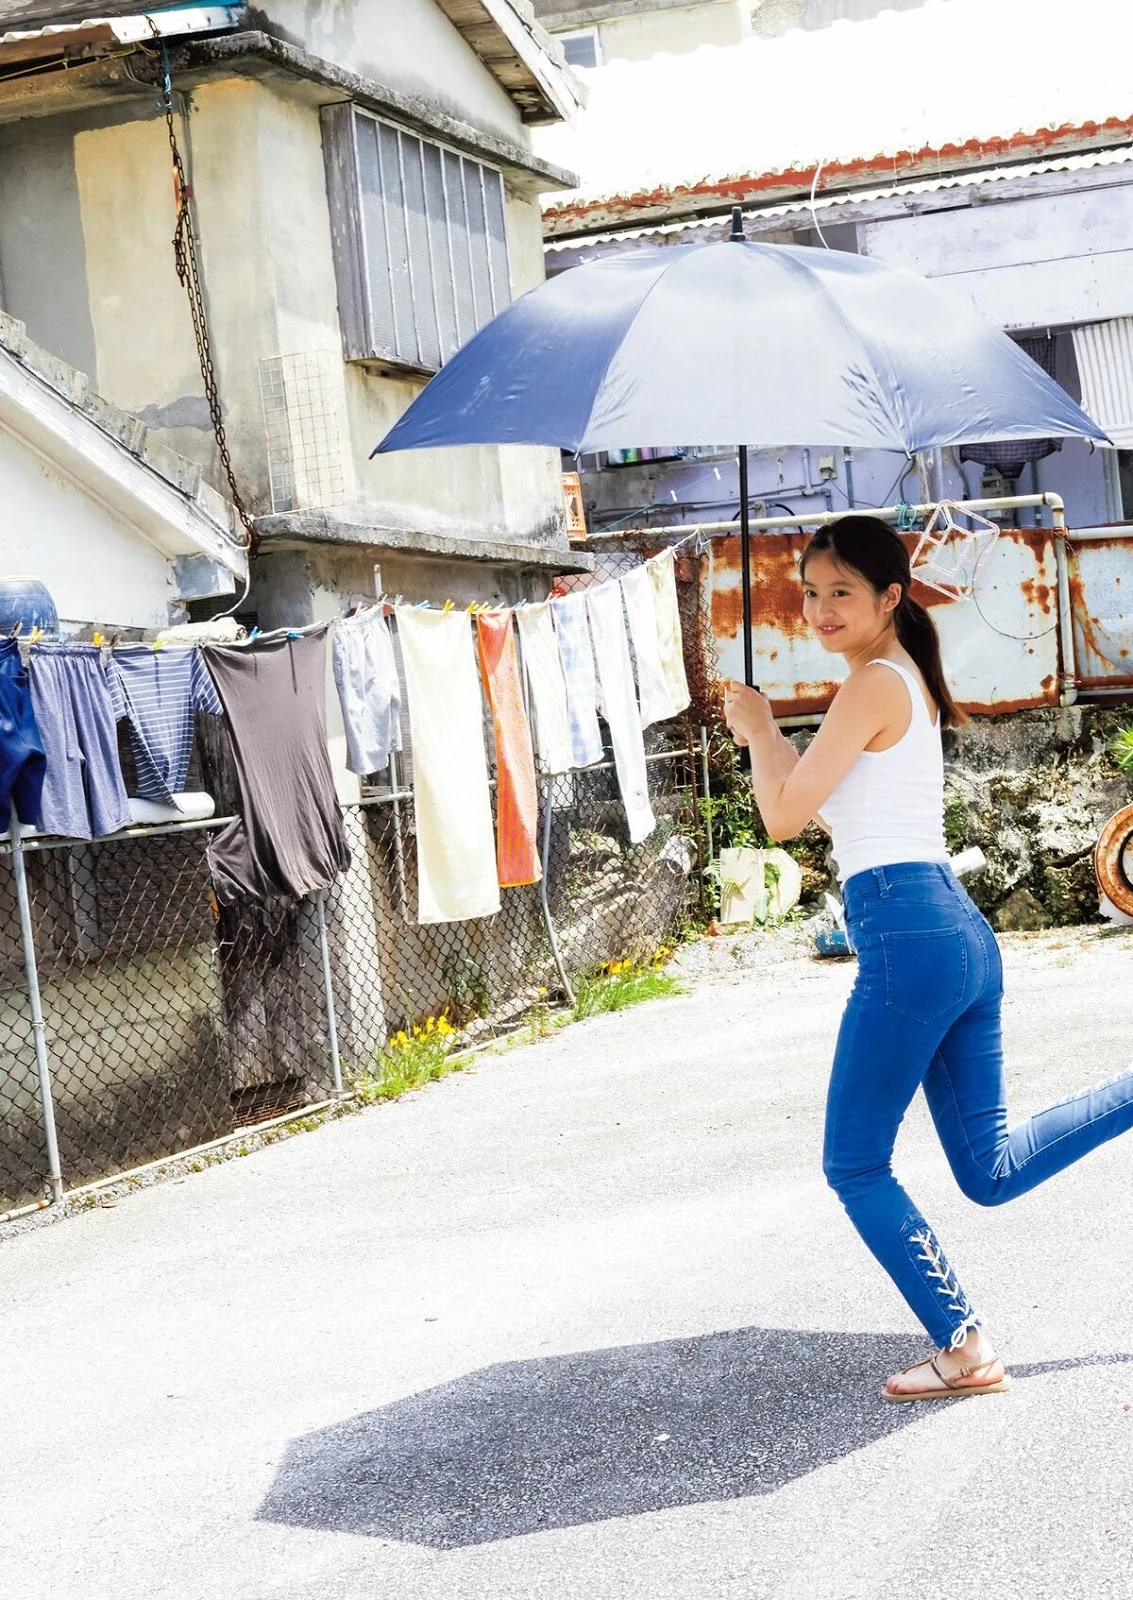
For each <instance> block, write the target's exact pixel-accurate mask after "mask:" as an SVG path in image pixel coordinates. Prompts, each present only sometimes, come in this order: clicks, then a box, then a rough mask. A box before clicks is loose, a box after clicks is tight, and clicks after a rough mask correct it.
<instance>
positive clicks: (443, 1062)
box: [350, 1016, 459, 1106]
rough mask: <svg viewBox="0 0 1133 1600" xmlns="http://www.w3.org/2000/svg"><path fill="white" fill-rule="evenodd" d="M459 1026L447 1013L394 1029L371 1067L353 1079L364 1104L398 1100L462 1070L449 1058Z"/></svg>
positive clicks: (356, 1090) (352, 1087)
mask: <svg viewBox="0 0 1133 1600" xmlns="http://www.w3.org/2000/svg"><path fill="white" fill-rule="evenodd" d="M455 1038H456V1029H455V1028H454V1027H453V1026H452V1024H451V1023H450V1022H449V1020H448V1018H447V1017H444V1016H441V1017H427V1018H426V1019H425V1021H424V1022H423V1023H418V1024H417V1025H416V1026H414V1027H412V1028H409V1029H405V1028H402V1029H401V1030H400V1032H398V1033H395V1034H394V1035H393V1037H392V1038H391V1039H390V1040H389V1041H388V1043H386V1044H385V1045H384V1046H383V1048H382V1049H381V1050H380V1051H379V1053H378V1056H377V1059H376V1060H375V1062H374V1067H373V1070H372V1071H364V1072H360V1073H357V1074H356V1075H355V1076H354V1077H353V1078H352V1079H351V1083H350V1087H351V1089H352V1090H353V1092H354V1093H355V1094H356V1095H357V1096H358V1098H359V1100H360V1101H361V1102H362V1104H363V1105H368V1106H371V1105H374V1104H376V1103H377V1102H378V1101H379V1100H396V1099H397V1097H398V1095H402V1094H405V1093H406V1092H407V1090H409V1089H419V1088H420V1087H421V1085H422V1084H425V1083H432V1082H433V1081H434V1079H436V1078H443V1077H444V1076H445V1074H446V1073H448V1072H454V1071H457V1070H459V1063H457V1062H454V1061H450V1060H449V1053H450V1051H451V1049H452V1045H453V1041H454V1040H455Z"/></svg>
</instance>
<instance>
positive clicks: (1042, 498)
mask: <svg viewBox="0 0 1133 1600" xmlns="http://www.w3.org/2000/svg"><path fill="white" fill-rule="evenodd" d="M956 503H957V505H958V506H959V507H960V509H961V510H962V511H1015V510H1021V509H1022V508H1023V507H1025V506H1049V507H1050V510H1051V521H1052V522H1053V524H1054V531H1055V532H1056V533H1062V532H1064V531H1065V528H1066V508H1065V505H1064V502H1063V499H1062V496H1061V495H1060V494H1054V493H1053V492H1052V491H1051V490H1050V489H1047V490H1044V492H1043V493H1042V494H1015V495H1007V496H1002V497H1000V498H999V499H993V500H959V501H957V502H956ZM935 510H936V506H935V504H930V505H919V506H876V507H875V506H859V507H858V508H857V515H859V516H863V517H878V518H880V519H881V521H882V522H896V521H897V518H898V516H899V515H900V513H901V512H906V513H909V512H911V513H912V514H913V515H915V516H918V517H927V516H928V515H929V514H930V512H933V511H935ZM846 514H847V513H846V512H844V511H803V512H800V513H799V514H798V515H797V516H792V517H752V519H751V526H752V528H753V529H755V528H770V529H773V528H817V527H825V526H826V524H827V523H830V522H838V521H840V520H841V518H842V517H844V516H846ZM739 531H740V530H739V527H738V525H737V524H736V523H735V522H692V523H689V522H671V523H668V524H667V525H664V526H661V527H653V528H619V529H617V530H616V532H613V533H592V534H591V535H590V537H589V539H587V541H586V543H587V544H596V543H598V541H599V540H606V539H626V538H634V539H655V538H656V537H657V535H658V534H671V533H677V534H680V535H681V537H682V538H684V539H691V538H692V537H693V535H694V534H698V533H701V534H707V535H712V536H713V537H716V538H718V537H720V536H721V535H726V534H733V535H735V536H736V537H737V538H738V537H739Z"/></svg>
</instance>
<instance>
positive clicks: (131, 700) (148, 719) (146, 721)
mask: <svg viewBox="0 0 1133 1600" xmlns="http://www.w3.org/2000/svg"><path fill="white" fill-rule="evenodd" d="M104 667H105V671H106V682H107V686H108V688H109V690H110V703H111V705H112V706H113V707H114V715H115V716H116V717H117V718H118V719H119V721H121V720H122V719H123V718H124V717H128V718H129V720H130V739H131V744H132V745H133V750H134V765H135V767H136V768H137V776H138V782H137V796H138V798H139V799H141V800H154V801H157V802H158V803H159V804H165V805H176V803H177V802H176V801H175V800H174V798H173V797H174V795H177V794H180V793H181V792H182V791H183V790H184V788H185V783H186V781H187V779H188V775H189V758H190V756H191V755H192V753H193V718H194V714H195V713H196V712H198V711H203V712H206V713H207V714H208V715H209V716H213V717H219V716H221V715H223V708H222V706H221V704H220V699H219V697H218V696H217V692H216V687H215V685H214V684H213V681H212V679H211V678H210V677H209V675H208V669H207V668H206V666H205V664H204V662H203V661H202V660H201V654H200V651H199V650H193V649H189V650H185V649H168V648H166V647H165V646H163V647H162V648H161V649H160V650H155V649H153V647H152V646H151V645H125V646H123V647H122V648H120V649H117V650H114V651H113V652H112V653H111V655H110V657H109V659H108V660H107V661H106V662H105V663H104Z"/></svg>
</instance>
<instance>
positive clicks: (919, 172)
mask: <svg viewBox="0 0 1133 1600" xmlns="http://www.w3.org/2000/svg"><path fill="white" fill-rule="evenodd" d="M1131 139H1133V118H1118V117H1111V118H1108V119H1107V120H1106V121H1104V122H1088V123H1081V124H1077V125H1075V126H1066V127H1062V128H1039V129H1036V130H1033V131H1031V132H1020V133H1015V134H1012V135H1011V136H1010V137H1007V138H1002V139H987V140H978V139H970V140H968V141H966V142H965V143H964V144H960V145H957V144H949V145H944V146H943V147H941V148H940V149H923V150H916V151H908V150H903V151H899V152H897V153H896V154H893V155H873V156H868V157H863V158H861V159H859V160H855V161H842V162H823V163H816V164H815V165H813V166H808V167H798V168H793V169H789V170H786V171H780V172H748V173H733V174H730V175H727V176H724V177H719V178H705V179H703V180H701V181H699V182H696V183H689V184H672V185H666V186H664V187H659V188H654V189H651V190H639V191H637V192H634V193H626V194H618V195H606V196H597V197H594V198H591V199H587V198H582V199H580V200H570V199H567V200H563V201H559V202H556V203H554V204H552V205H549V206H546V207H545V208H544V213H543V229H544V236H545V237H546V238H547V239H548V240H549V241H553V240H555V239H563V238H569V237H579V236H582V235H586V234H591V233H604V232H608V231H609V230H610V229H611V228H624V227H627V226H635V225H641V226H645V225H648V224H658V223H667V222H675V221H679V220H683V219H687V220H690V221H691V220H694V219H697V218H705V217H712V216H722V215H725V214H726V213H727V212H728V211H729V210H730V208H731V207H732V206H733V205H744V204H754V203H759V204H761V205H770V204H773V203H776V202H782V201H787V200H792V199H796V198H803V197H806V196H808V195H810V194H811V193H812V192H813V191H815V190H817V192H818V193H820V194H829V193H830V192H831V191H832V190H843V191H852V190H854V189H863V190H864V189H871V188H874V187H876V185H877V184H878V182H879V181H884V182H900V181H906V180H913V179H916V178H926V177H940V176H945V175H948V174H952V173H961V172H964V171H971V170H972V169H973V168H978V167H984V166H1005V165H1007V164H1009V163H1010V162H1013V161H1018V162H1026V161H1033V160H1035V159H1036V158H1038V157H1040V156H1043V155H1047V156H1053V155H1058V154H1065V153H1068V152H1072V151H1079V150H1090V149H1093V150H1105V149H1111V148H1113V147H1114V146H1116V145H1121V144H1127V143H1128V142H1129V141H1130V140H1131Z"/></svg>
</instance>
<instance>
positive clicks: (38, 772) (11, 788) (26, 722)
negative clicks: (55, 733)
mask: <svg viewBox="0 0 1133 1600" xmlns="http://www.w3.org/2000/svg"><path fill="white" fill-rule="evenodd" d="M46 769H47V762H46V760H45V758H44V754H43V744H42V741H41V740H40V737H39V729H38V727H37V726H36V721H35V712H34V711H33V710H32V703H31V692H30V690H29V689H28V675H27V673H26V671H25V670H24V664H23V662H22V661H21V660H20V647H19V645H18V644H17V643H16V641H15V639H5V640H4V642H3V644H0V831H4V830H6V829H7V828H8V826H9V824H10V822H11V815H12V807H13V805H14V806H15V808H16V815H17V817H19V819H20V821H21V822H22V823H24V824H25V826H27V827H29V828H30V827H34V825H35V823H36V820H37V818H38V817H39V808H40V801H41V797H42V794H43V777H44V773H45V771H46Z"/></svg>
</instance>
